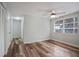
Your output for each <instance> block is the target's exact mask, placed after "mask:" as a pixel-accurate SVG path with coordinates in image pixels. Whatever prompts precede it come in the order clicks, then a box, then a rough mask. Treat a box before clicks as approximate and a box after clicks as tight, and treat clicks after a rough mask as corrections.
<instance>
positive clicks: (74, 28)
mask: <svg viewBox="0 0 79 59" xmlns="http://www.w3.org/2000/svg"><path fill="white" fill-rule="evenodd" d="M70 18H72V19H73V21H72V22H70V23H65V21H66V19H70ZM70 18H65V19H60V20H56V21H55V22H54V32H56V25H57V24H56V22H57V21H61V20H62V21H63V23H62V25H63V28H62V32H56V33H65V34H79V27H78V26H77V27H76V24H78V25H79V22H78V21H79V19H78V17H77V16H76V17H70ZM76 18H77V19H78V20H77V21H75V20H76ZM66 24H73V27H72V28H65V25H66ZM60 29H61V28H60ZM65 29H72V30H73V32H72V33H66V32H65ZM75 30H78V33H77V32H75Z"/></svg>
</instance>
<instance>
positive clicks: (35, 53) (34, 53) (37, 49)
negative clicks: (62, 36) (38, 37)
mask: <svg viewBox="0 0 79 59" xmlns="http://www.w3.org/2000/svg"><path fill="white" fill-rule="evenodd" d="M50 41H51V42H50ZM19 47H20V48H19V49H20V50H19V51H20V52H19V54H20V55H15V56H11V57H18V56H21V57H79V52H75V51H72V50H69V49H66V48H63V47H61V46H58V45H56V44H54V43H53V40H45V41H41V42H35V43H31V44H24V45H20V46H19ZM17 54H18V53H17Z"/></svg>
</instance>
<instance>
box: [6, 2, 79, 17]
mask: <svg viewBox="0 0 79 59" xmlns="http://www.w3.org/2000/svg"><path fill="white" fill-rule="evenodd" d="M6 4H7V8H8V10H9V12H10V13H11V15H13V16H21V15H38V14H40V15H41V14H43V13H45V12H46V11H45V10H48V9H54V10H55V11H56V12H64V11H65V12H66V13H71V12H75V11H78V10H79V3H78V2H6Z"/></svg>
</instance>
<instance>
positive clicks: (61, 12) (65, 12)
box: [56, 12, 66, 14]
mask: <svg viewBox="0 0 79 59" xmlns="http://www.w3.org/2000/svg"><path fill="white" fill-rule="evenodd" d="M65 13H66V12H58V13H56V14H65Z"/></svg>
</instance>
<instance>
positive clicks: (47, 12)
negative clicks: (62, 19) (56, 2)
mask: <svg viewBox="0 0 79 59" xmlns="http://www.w3.org/2000/svg"><path fill="white" fill-rule="evenodd" d="M65 13H66V12H56V11H55V10H54V9H48V10H46V12H45V14H44V15H49V16H50V17H51V18H54V17H56V16H57V15H62V14H65Z"/></svg>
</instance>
